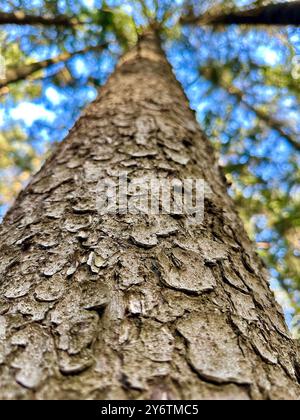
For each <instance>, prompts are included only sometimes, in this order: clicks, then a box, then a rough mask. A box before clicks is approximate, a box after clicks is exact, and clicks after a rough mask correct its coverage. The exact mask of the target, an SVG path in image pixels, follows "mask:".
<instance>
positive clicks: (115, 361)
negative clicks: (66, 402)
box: [0, 34, 300, 399]
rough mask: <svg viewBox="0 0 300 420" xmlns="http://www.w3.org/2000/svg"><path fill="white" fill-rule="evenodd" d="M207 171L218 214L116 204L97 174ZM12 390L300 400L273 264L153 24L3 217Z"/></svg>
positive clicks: (5, 383)
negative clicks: (108, 209) (250, 228)
mask: <svg viewBox="0 0 300 420" xmlns="http://www.w3.org/2000/svg"><path fill="white" fill-rule="evenodd" d="M124 170H126V171H128V172H129V173H130V176H135V177H143V176H146V175H147V176H153V177H154V176H155V177H157V176H161V177H165V178H167V177H169V178H175V177H176V178H180V179H185V178H194V179H205V180H206V181H207V182H208V183H209V185H210V187H211V189H212V194H210V196H209V198H208V199H207V200H206V209H205V221H204V222H203V224H202V225H201V226H198V227H192V226H190V225H189V224H188V222H187V217H182V218H178V217H175V215H173V216H172V215H160V216H155V217H151V216H142V215H130V214H129V215H128V214H127V215H125V214H118V215H115V216H112V215H102V216H100V214H99V213H98V211H97V206H96V186H97V184H98V182H99V180H101V179H104V178H106V177H107V176H108V177H111V178H112V179H116V180H117V176H118V174H119V172H122V171H124ZM0 250H1V262H0V278H1V282H0V292H1V301H0V338H1V342H0V374H1V388H0V398H1V399H12V398H19V399H25V398H26V399H28V398H36V399H73V398H74V399H75V398H77V399H114V398H115V399H136V398H139V399H149V398H151V399H189V398H191V399H268V398H271V399H287V398H290V399H296V398H299V395H300V393H299V384H298V380H297V377H298V379H299V364H298V363H297V357H296V346H295V345H294V343H293V341H292V340H291V339H290V337H289V334H288V331H287V328H286V325H285V323H284V318H283V315H282V311H281V309H280V308H279V306H278V305H277V304H276V302H275V299H274V296H273V294H272V293H271V291H270V289H269V286H268V281H267V273H266V270H265V268H264V267H263V265H262V262H261V260H260V259H259V258H258V257H257V255H256V254H255V252H254V248H253V245H252V244H251V242H250V241H249V239H248V238H247V236H246V234H245V232H244V229H243V226H242V224H241V222H240V219H239V218H238V216H237V214H236V212H235V210H234V206H233V203H232V200H231V199H230V198H229V196H228V195H227V192H226V181H225V179H224V177H223V175H222V174H221V171H220V170H219V168H218V166H217V164H216V161H215V160H214V157H213V151H212V149H211V146H210V144H209V141H208V140H207V139H206V138H205V137H204V135H203V134H202V133H201V131H200V129H199V127H198V125H197V123H196V119H195V116H194V114H193V113H192V111H191V110H190V108H189V104H188V101H187V99H186V97H185V96H184V93H183V91H182V89H181V87H180V85H179V84H178V82H177V81H176V80H175V77H174V76H173V74H172V71H171V67H170V65H169V64H168V62H167V60H166V58H165V56H164V54H163V52H162V50H161V48H160V45H159V41H158V39H157V38H156V37H155V35H153V34H145V35H144V36H143V37H142V39H141V40H140V42H139V44H138V46H137V47H136V48H135V49H134V50H133V51H131V52H130V53H128V54H127V55H125V56H124V57H123V59H122V60H121V63H120V64H119V66H118V68H117V70H116V72H115V73H114V74H113V76H112V77H111V78H110V80H109V81H108V83H107V84H106V86H105V87H104V88H103V89H102V91H101V94H100V96H99V98H98V99H97V101H96V102H94V103H93V104H92V105H91V106H90V107H89V108H88V109H87V111H86V112H85V114H84V115H83V116H82V118H81V119H80V120H79V121H78V123H77V124H76V126H75V127H74V128H73V130H72V131H71V133H70V135H69V136H68V138H67V139H66V140H65V141H64V142H63V143H62V144H60V145H59V146H58V148H57V150H56V151H55V153H54V154H53V156H52V157H51V158H50V159H49V160H48V161H47V162H46V164H45V165H44V167H43V169H42V170H41V171H40V172H39V173H38V174H37V175H36V176H35V177H34V178H33V180H32V182H31V184H30V185H29V186H28V188H27V189H26V190H25V191H24V192H23V193H22V194H21V195H20V197H19V198H18V200H17V202H16V204H15V205H14V207H13V208H12V209H11V211H10V212H9V214H8V215H7V217H6V219H5V221H4V223H3V225H2V227H1V239H0Z"/></svg>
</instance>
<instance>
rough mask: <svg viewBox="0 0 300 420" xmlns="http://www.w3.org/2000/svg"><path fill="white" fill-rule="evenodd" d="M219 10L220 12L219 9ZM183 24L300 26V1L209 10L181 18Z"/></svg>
mask: <svg viewBox="0 0 300 420" xmlns="http://www.w3.org/2000/svg"><path fill="white" fill-rule="evenodd" d="M218 10H220V9H219V8H218ZM181 23H182V24H195V25H199V26H202V25H213V26H216V25H294V26H299V25H300V1H292V2H283V3H277V4H270V5H268V6H262V7H258V8H255V9H250V10H243V11H236V12H234V11H233V12H229V13H220V12H216V11H215V10H209V11H208V12H206V13H205V14H203V15H201V16H195V15H193V14H190V15H187V16H184V17H182V18H181Z"/></svg>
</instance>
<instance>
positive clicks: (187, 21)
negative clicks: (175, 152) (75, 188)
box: [0, 0, 300, 331]
mask: <svg viewBox="0 0 300 420" xmlns="http://www.w3.org/2000/svg"><path fill="white" fill-rule="evenodd" d="M299 16H300V2H299V1H292V2H285V3H281V2H279V3H278V2H265V1H261V0H256V1H251V0H250V1H239V0H230V1H229V0H226V1H222V0H220V1H208V0H206V1H205V0H204V1H201V2H199V1H193V0H186V1H185V0H176V1H174V0H159V1H157V0H153V1H152V0H149V1H147V0H137V1H133V0H131V1H128V2H127V1H118V0H110V1H108V0H107V1H100V0H78V1H74V0H62V1H54V0H33V1H32V0H31V1H28V0H5V1H3V0H0V54H1V57H2V60H1V63H2V65H3V63H5V72H4V73H5V77H2V79H1V80H0V125H1V134H0V152H1V153H0V206H1V215H2V216H3V215H4V214H5V211H6V209H7V208H8V206H9V205H10V204H11V202H12V200H13V199H14V197H15V196H16V194H17V193H18V191H19V190H20V189H21V188H22V186H23V185H24V184H25V183H26V182H27V180H28V178H29V176H30V175H31V174H32V173H33V172H34V171H36V170H37V169H38V167H39V166H40V164H41V162H42V161H43V160H44V159H45V156H47V154H48V153H50V152H51V150H52V149H53V147H55V144H56V143H57V142H59V141H61V140H62V139H63V138H64V137H65V135H66V134H67V132H68V130H69V129H70V128H71V127H72V125H73V124H74V122H75V120H76V119H77V117H78V115H79V114H80V112H81V111H82V110H83V108H84V107H85V106H86V105H87V103H89V102H91V101H92V100H93V99H94V98H95V97H96V95H97V88H98V87H99V86H101V85H102V84H103V83H104V82H105V81H106V79H107V77H108V76H109V75H110V73H111V72H112V70H113V68H114V66H115V65H116V63H117V61H118V58H119V57H120V56H121V55H122V53H123V52H124V51H125V50H127V49H128V48H130V46H131V45H133V44H134V43H135V42H136V40H137V37H138V35H139V33H140V32H141V30H142V27H143V26H145V25H149V24H152V25H154V24H155V25H156V27H157V28H158V30H159V31H160V33H161V37H162V39H163V43H164V48H165V50H166V52H167V55H168V58H169V59H170V61H171V63H172V65H173V68H174V71H175V73H176V76H177V78H178V79H179V80H180V82H182V84H183V86H184V88H185V91H186V93H187V95H188V97H189V99H190V101H191V104H192V107H193V108H194V109H195V110H196V112H197V116H198V120H199V122H200V124H201V126H202V128H203V130H204V131H205V132H206V134H207V136H208V137H209V138H210V139H211V141H212V142H213V143H214V145H215V148H216V150H217V152H218V154H219V158H220V161H221V163H222V165H223V166H224V169H225V172H226V176H227V178H228V185H229V188H230V191H231V194H232V196H233V197H234V199H235V200H236V203H237V205H238V208H239V211H240V213H241V215H242V217H243V220H244V221H245V224H246V226H247V229H248V232H249V233H250V234H251V236H252V238H253V239H254V240H256V242H257V249H258V252H259V253H260V254H261V255H262V257H263V258H264V259H265V261H266V264H267V266H268V267H269V268H270V273H271V276H272V284H273V286H274V288H275V289H276V290H277V291H278V295H279V297H280V298H281V299H282V301H284V302H287V308H288V309H287V316H288V321H289V322H290V323H291V320H292V318H293V327H294V328H295V331H296V330H297V320H298V319H299V318H298V317H299V314H300V298H299V290H300V189H299V180H300V169H299V161H300V157H299V149H300V138H299V132H300V131H299V127H300V114H299V104H300V90H299V80H300V31H299V28H298V26H297V25H299ZM1 63H0V64H1Z"/></svg>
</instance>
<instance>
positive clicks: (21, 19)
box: [0, 11, 80, 27]
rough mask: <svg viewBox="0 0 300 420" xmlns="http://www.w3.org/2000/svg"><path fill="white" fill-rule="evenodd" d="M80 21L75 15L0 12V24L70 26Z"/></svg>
mask: <svg viewBox="0 0 300 420" xmlns="http://www.w3.org/2000/svg"><path fill="white" fill-rule="evenodd" d="M79 23H80V22H79V21H78V19H76V17H69V16H64V15H60V16H56V17H47V16H34V15H26V14H25V13H24V12H22V11H17V12H13V13H3V12H0V25H10V24H16V25H44V26H65V27H72V26H75V25H77V24H79Z"/></svg>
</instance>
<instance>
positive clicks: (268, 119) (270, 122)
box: [201, 71, 300, 151]
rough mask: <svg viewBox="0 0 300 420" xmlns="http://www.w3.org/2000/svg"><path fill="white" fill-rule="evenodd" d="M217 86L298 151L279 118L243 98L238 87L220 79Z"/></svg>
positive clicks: (207, 74)
mask: <svg viewBox="0 0 300 420" xmlns="http://www.w3.org/2000/svg"><path fill="white" fill-rule="evenodd" d="M201 74H202V75H203V76H204V77H205V78H206V79H207V80H209V81H211V82H212V83H214V81H212V79H211V77H210V74H209V71H207V72H206V71H204V72H202V73H201ZM218 84H219V86H220V87H221V88H222V89H224V90H226V92H227V93H229V94H230V95H231V96H234V97H235V98H236V99H237V100H238V101H239V102H240V103H241V104H243V105H244V106H245V107H246V108H248V109H249V111H251V112H253V113H254V114H255V115H256V116H257V117H258V118H259V119H260V120H262V121H263V122H264V123H265V124H266V125H267V126H268V127H270V128H271V129H273V130H275V131H277V133H278V134H280V136H281V137H283V138H285V139H286V140H287V141H288V143H289V144H290V145H291V146H292V147H293V148H295V149H296V150H297V151H300V143H299V142H298V141H297V140H296V139H295V138H294V136H293V135H292V134H289V133H288V132H287V130H289V128H287V127H284V123H283V122H282V121H280V120H277V119H276V118H275V117H272V116H271V115H269V114H268V113H267V112H265V111H264V110H262V109H260V108H257V107H255V106H254V105H252V104H251V103H250V102H248V101H247V99H245V96H244V94H243V92H242V91H241V90H240V89H238V88H237V87H235V86H233V85H229V84H227V83H225V82H222V81H221V80H218Z"/></svg>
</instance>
